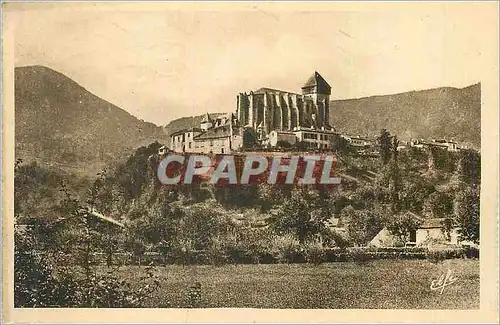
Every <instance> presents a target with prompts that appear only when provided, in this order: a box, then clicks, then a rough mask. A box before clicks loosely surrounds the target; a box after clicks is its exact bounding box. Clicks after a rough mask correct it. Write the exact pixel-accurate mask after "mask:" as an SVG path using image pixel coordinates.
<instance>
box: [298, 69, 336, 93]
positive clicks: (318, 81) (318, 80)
mask: <svg viewBox="0 0 500 325" xmlns="http://www.w3.org/2000/svg"><path fill="white" fill-rule="evenodd" d="M314 86H318V88H320V87H321V88H327V89H332V87H331V86H330V85H329V84H328V82H326V80H325V79H324V78H323V77H322V76H321V75H320V74H319V73H318V71H314V73H313V74H312V76H310V77H309V79H307V81H306V83H305V84H304V86H302V88H309V87H314Z"/></svg>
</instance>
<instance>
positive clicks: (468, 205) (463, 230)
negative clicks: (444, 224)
mask: <svg viewBox="0 0 500 325" xmlns="http://www.w3.org/2000/svg"><path fill="white" fill-rule="evenodd" d="M479 192H480V187H479V186H477V185H472V186H466V185H462V186H461V187H460V188H459V190H458V191H457V194H456V196H455V202H454V214H455V218H456V221H457V223H458V225H459V227H460V229H459V234H460V237H461V238H462V240H469V241H472V242H474V243H479V218H480V200H479Z"/></svg>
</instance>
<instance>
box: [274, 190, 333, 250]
mask: <svg viewBox="0 0 500 325" xmlns="http://www.w3.org/2000/svg"><path fill="white" fill-rule="evenodd" d="M328 217H329V215H328V213H327V202H326V201H324V200H321V198H320V195H319V193H318V192H317V191H315V190H313V189H312V188H309V187H305V186H304V187H298V188H296V189H294V190H293V191H292V193H291V197H290V199H288V200H285V201H284V202H283V203H282V205H281V207H280V208H279V210H278V211H277V213H276V215H275V216H274V218H272V220H271V225H272V227H273V229H275V230H276V231H278V232H279V233H289V234H292V235H293V236H295V237H296V238H297V239H298V240H299V242H300V243H301V244H303V243H305V242H306V240H308V239H311V238H312V237H313V236H314V235H318V234H319V233H320V232H321V231H322V230H324V229H325V227H326V225H325V221H326V220H327V219H328Z"/></svg>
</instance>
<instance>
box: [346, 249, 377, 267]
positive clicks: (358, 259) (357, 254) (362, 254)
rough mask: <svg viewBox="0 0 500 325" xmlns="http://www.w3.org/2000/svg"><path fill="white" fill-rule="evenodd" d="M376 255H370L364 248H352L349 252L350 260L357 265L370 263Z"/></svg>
mask: <svg viewBox="0 0 500 325" xmlns="http://www.w3.org/2000/svg"><path fill="white" fill-rule="evenodd" d="M373 255H374V254H369V253H367V252H366V250H365V249H363V248H351V249H349V250H348V256H349V260H350V261H352V262H355V263H357V264H364V263H366V262H368V261H369V260H370V259H371V257H372V256H373Z"/></svg>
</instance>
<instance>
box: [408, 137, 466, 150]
mask: <svg viewBox="0 0 500 325" xmlns="http://www.w3.org/2000/svg"><path fill="white" fill-rule="evenodd" d="M410 146H411V147H415V148H431V147H434V148H441V149H444V150H447V151H454V152H455V151H459V150H461V149H467V146H461V145H459V144H458V143H457V142H456V141H453V140H446V139H437V140H436V139H432V140H424V139H412V140H410Z"/></svg>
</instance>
